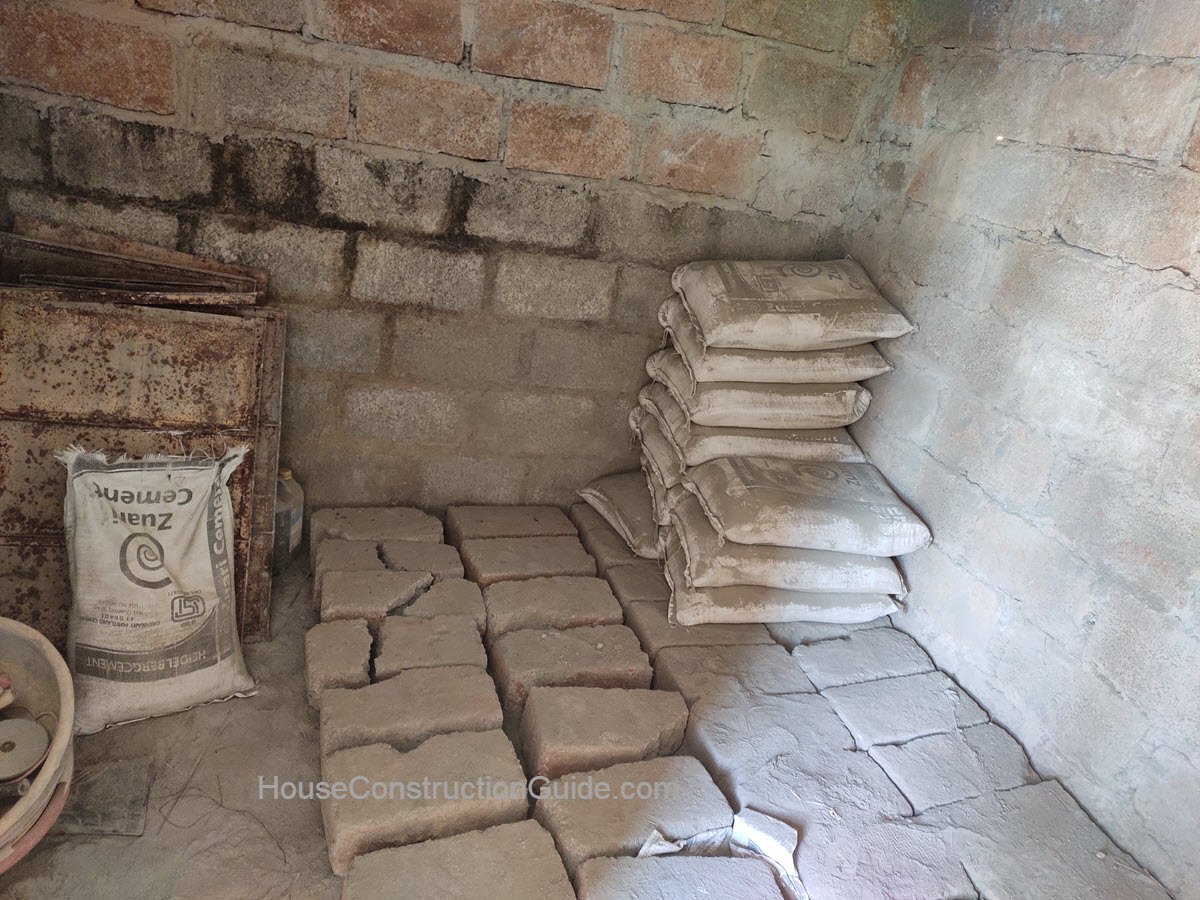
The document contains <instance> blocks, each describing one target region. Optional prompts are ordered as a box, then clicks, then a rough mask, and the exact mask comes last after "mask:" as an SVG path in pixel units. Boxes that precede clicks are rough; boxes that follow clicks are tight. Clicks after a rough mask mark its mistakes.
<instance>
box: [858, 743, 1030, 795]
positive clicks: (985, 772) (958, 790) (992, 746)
mask: <svg viewBox="0 0 1200 900" xmlns="http://www.w3.org/2000/svg"><path fill="white" fill-rule="evenodd" d="M869 753H870V754H871V758H872V759H873V760H875V761H876V762H877V763H879V765H880V766H881V767H882V768H883V771H885V772H887V774H888V777H889V778H891V779H892V781H893V782H894V783H895V785H896V787H898V788H900V790H901V792H902V793H903V794H904V796H905V797H907V798H908V802H909V803H911V804H912V808H913V809H914V810H915V811H916V812H917V813H918V814H919V813H922V812H924V811H925V810H927V809H929V808H930V807H934V806H944V805H946V804H947V803H955V802H957V801H959V800H967V799H970V798H971V797H978V796H979V795H980V794H985V793H987V792H989V791H999V790H1005V789H1007V788H1013V787H1018V786H1020V785H1023V784H1036V783H1037V782H1039V781H1041V778H1039V777H1038V774H1037V773H1036V772H1035V771H1033V769H1032V768H1031V767H1030V765H1029V760H1028V758H1027V757H1026V756H1025V751H1024V749H1022V747H1021V745H1020V744H1018V743H1017V742H1016V741H1015V740H1014V739H1013V737H1012V736H1011V735H1010V734H1009V733H1008V732H1007V731H1005V730H1004V729H1003V728H1001V727H1000V726H999V725H993V724H991V723H987V724H984V725H975V726H972V727H971V728H964V729H962V730H961V731H959V730H955V731H951V732H947V733H946V734H931V735H929V736H927V737H921V738H915V739H914V740H911V741H909V742H908V743H906V744H882V745H880V746H878V747H872V748H871V749H870V751H869Z"/></svg>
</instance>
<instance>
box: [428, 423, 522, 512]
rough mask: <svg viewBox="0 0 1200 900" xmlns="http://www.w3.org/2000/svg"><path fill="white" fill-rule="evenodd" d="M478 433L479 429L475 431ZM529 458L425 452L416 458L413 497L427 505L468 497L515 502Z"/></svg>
mask: <svg viewBox="0 0 1200 900" xmlns="http://www.w3.org/2000/svg"><path fill="white" fill-rule="evenodd" d="M477 433H478V432H477ZM531 464H532V461H530V460H526V459H522V458H512V457H509V456H505V455H504V454H503V453H497V454H496V455H480V456H452V455H440V454H439V455H435V456H428V457H425V458H424V459H422V460H420V461H419V464H418V466H417V477H418V479H419V481H420V485H421V486H420V490H418V491H417V495H416V499H417V500H419V501H420V502H421V503H424V504H426V505H429V506H437V507H442V506H445V505H446V504H448V503H457V502H460V501H462V500H471V501H474V502H476V503H516V502H518V501H520V500H522V499H524V494H525V482H526V477H527V473H528V470H529V467H530V465H531Z"/></svg>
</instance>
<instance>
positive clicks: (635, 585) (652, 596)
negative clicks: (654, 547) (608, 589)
mask: <svg viewBox="0 0 1200 900" xmlns="http://www.w3.org/2000/svg"><path fill="white" fill-rule="evenodd" d="M605 577H606V578H607V579H608V583H609V584H610V585H612V589H613V593H614V594H616V596H617V600H618V601H619V602H620V604H621V606H622V607H625V606H628V605H629V604H630V603H666V602H667V601H669V600H670V599H671V586H670V585H669V584H667V578H666V576H665V575H663V573H662V569H661V568H660V567H659V566H658V564H657V563H655V562H653V561H651V560H643V561H642V562H641V563H638V564H636V565H628V566H617V567H616V568H615V569H610V570H609V571H608V572H606V573H605Z"/></svg>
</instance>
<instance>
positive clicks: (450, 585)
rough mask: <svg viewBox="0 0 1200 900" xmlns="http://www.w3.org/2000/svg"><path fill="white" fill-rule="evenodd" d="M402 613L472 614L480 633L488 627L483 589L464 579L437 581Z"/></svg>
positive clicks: (421, 615) (423, 615) (417, 615)
mask: <svg viewBox="0 0 1200 900" xmlns="http://www.w3.org/2000/svg"><path fill="white" fill-rule="evenodd" d="M401 615H405V616H412V617H413V618H418V619H428V618H431V617H433V616H470V618H471V620H472V621H473V622H474V623H475V627H476V628H477V629H478V630H479V633H480V634H483V632H484V629H485V628H486V627H487V607H485V606H484V604H483V592H482V591H481V590H480V589H479V585H477V584H475V583H474V582H472V581H467V580H466V579H464V578H448V579H446V580H445V581H439V582H437V584H435V585H434V586H433V587H431V588H430V589H429V590H428V591H426V592H425V593H424V594H422V595H421V596H420V597H418V598H417V599H416V600H414V601H413V602H412V603H410V604H409V605H408V606H406V607H404V609H403V610H402V611H401Z"/></svg>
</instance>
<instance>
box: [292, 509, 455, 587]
mask: <svg viewBox="0 0 1200 900" xmlns="http://www.w3.org/2000/svg"><path fill="white" fill-rule="evenodd" d="M308 530H309V537H308V541H309V553H310V554H311V562H312V567H313V571H314V572H315V571H316V559H317V557H316V554H317V550H318V549H319V548H320V546H321V544H322V543H323V542H324V541H326V540H329V539H339V540H346V541H371V542H372V543H374V544H376V545H378V544H379V543H380V542H381V541H387V540H398V541H426V542H430V543H435V544H440V543H441V542H442V523H441V521H439V520H438V519H437V518H435V517H434V516H431V515H429V514H428V513H425V512H422V511H421V510H419V509H413V508H412V507H406V506H370V507H335V508H328V509H319V510H317V511H316V512H314V513H313V514H312V515H311V516H310V517H309V520H308Z"/></svg>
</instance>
